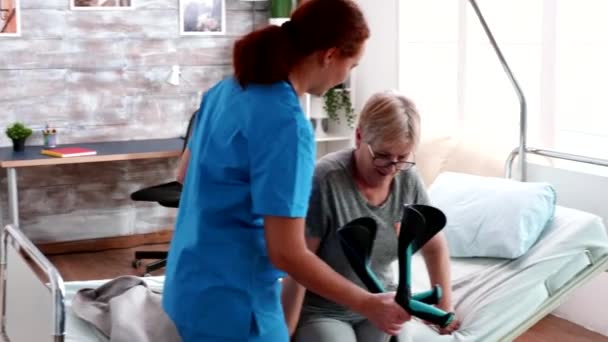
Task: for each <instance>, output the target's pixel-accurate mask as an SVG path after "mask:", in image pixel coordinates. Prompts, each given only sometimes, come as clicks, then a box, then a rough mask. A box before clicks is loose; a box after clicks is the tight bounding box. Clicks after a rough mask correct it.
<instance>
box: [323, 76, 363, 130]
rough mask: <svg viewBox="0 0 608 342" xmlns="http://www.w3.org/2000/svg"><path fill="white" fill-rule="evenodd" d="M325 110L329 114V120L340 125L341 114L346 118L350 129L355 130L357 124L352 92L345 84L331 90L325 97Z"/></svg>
mask: <svg viewBox="0 0 608 342" xmlns="http://www.w3.org/2000/svg"><path fill="white" fill-rule="evenodd" d="M323 109H324V110H325V112H326V113H327V116H328V117H329V119H331V120H333V121H335V122H336V123H338V124H339V123H340V114H343V115H344V117H345V118H346V123H347V124H348V127H350V128H354V124H355V119H356V115H355V108H353V104H352V102H351V99H350V90H349V89H347V88H346V87H345V86H344V84H339V85H337V86H335V87H333V88H331V89H329V90H328V91H327V92H326V93H325V94H324V95H323Z"/></svg>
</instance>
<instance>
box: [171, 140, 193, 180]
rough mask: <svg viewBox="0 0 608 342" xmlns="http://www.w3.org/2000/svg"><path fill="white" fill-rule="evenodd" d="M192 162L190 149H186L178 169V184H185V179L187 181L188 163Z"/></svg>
mask: <svg viewBox="0 0 608 342" xmlns="http://www.w3.org/2000/svg"><path fill="white" fill-rule="evenodd" d="M189 162H190V149H189V148H186V149H185V150H184V153H182V156H181V159H180V161H179V167H178V168H177V175H176V177H175V178H176V179H177V181H178V182H180V183H182V184H184V179H186V171H187V170H188V163H189Z"/></svg>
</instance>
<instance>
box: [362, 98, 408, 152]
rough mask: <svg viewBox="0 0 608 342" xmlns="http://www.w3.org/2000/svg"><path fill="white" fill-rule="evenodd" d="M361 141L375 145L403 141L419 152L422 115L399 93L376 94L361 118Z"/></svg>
mask: <svg viewBox="0 0 608 342" xmlns="http://www.w3.org/2000/svg"><path fill="white" fill-rule="evenodd" d="M358 127H359V129H360V131H361V139H362V140H363V142H365V143H368V144H371V145H374V144H378V143H381V142H382V141H386V142H403V143H407V144H411V145H412V146H413V148H414V149H415V148H416V146H418V142H419V141H420V115H419V114H418V110H417V109H416V106H415V105H414V103H413V102H412V101H411V100H410V99H408V98H407V97H405V96H403V95H402V94H400V93H398V92H396V91H384V92H380V93H376V94H374V95H373V96H372V97H371V98H370V99H369V100H367V102H366V103H365V106H364V107H363V110H362V111H361V114H360V116H359V125H358Z"/></svg>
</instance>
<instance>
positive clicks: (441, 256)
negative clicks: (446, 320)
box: [422, 232, 460, 333]
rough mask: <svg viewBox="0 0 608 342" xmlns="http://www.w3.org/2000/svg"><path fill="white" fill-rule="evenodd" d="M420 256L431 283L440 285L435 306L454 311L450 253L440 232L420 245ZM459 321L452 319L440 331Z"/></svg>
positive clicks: (452, 327) (449, 331)
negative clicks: (438, 297) (448, 324)
mask: <svg viewBox="0 0 608 342" xmlns="http://www.w3.org/2000/svg"><path fill="white" fill-rule="evenodd" d="M422 256H423V257H424V262H425V264H426V268H427V270H428V272H429V278H430V281H431V285H439V286H441V290H442V293H443V294H442V296H441V300H440V301H439V304H437V307H439V308H440V309H442V310H444V311H454V308H453V306H452V282H451V276H450V253H449V250H448V244H447V241H446V239H445V236H444V235H443V233H442V232H439V233H438V234H437V235H435V236H434V237H433V238H432V239H431V240H429V242H427V243H426V244H425V245H424V246H423V247H422ZM459 325H460V323H459V321H458V320H454V323H452V324H451V325H450V326H448V327H446V328H445V329H440V332H441V333H451V332H452V331H454V330H456V329H458V327H459Z"/></svg>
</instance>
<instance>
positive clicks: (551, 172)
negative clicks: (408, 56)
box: [355, 0, 608, 336]
mask: <svg viewBox="0 0 608 342" xmlns="http://www.w3.org/2000/svg"><path fill="white" fill-rule="evenodd" d="M358 2H359V4H360V5H361V7H362V8H363V10H364V11H365V14H366V16H367V20H368V22H369V25H370V28H371V38H370V40H369V42H368V44H367V49H366V52H365V55H364V57H363V58H362V60H361V63H360V66H359V67H358V69H357V81H356V93H357V96H356V100H355V106H356V108H357V109H359V110H360V109H361V108H362V107H363V104H364V103H365V101H366V99H368V98H369V97H370V96H371V95H372V94H373V93H374V92H377V91H380V90H384V89H394V88H397V87H398V75H399V65H398V51H399V45H398V18H397V16H398V0H382V1H378V0H359V1H358ZM380 4H381V5H380ZM505 157H506V156H505ZM532 175H533V176H535V177H540V178H542V179H544V180H547V181H551V182H554V183H556V184H557V185H556V186H557V188H558V190H560V189H561V188H562V185H569V186H570V185H572V184H571V183H572V181H574V180H580V175H577V174H571V175H568V176H565V175H564V174H563V172H562V171H560V170H558V169H553V168H545V169H535V170H534V171H533V172H532ZM564 177H566V178H564ZM586 181H591V182H592V183H591V184H592V185H587V187H588V188H589V191H581V189H582V188H581V187H578V188H577V187H574V188H573V187H569V188H570V189H575V190H576V191H572V192H569V191H566V190H563V191H562V192H561V193H562V195H561V196H560V203H562V204H564V205H567V206H572V207H576V208H588V209H587V211H590V212H593V213H596V214H598V215H600V216H602V217H603V218H604V221H605V222H608V207H603V206H601V204H602V203H606V201H605V198H604V199H602V198H601V196H602V195H603V194H606V193H608V178H599V177H593V178H586ZM600 183H601V184H600ZM587 184H589V183H587ZM598 186H599V187H598ZM598 189H604V190H603V191H602V190H598ZM555 314H557V315H558V316H561V317H563V318H565V319H568V320H570V321H572V322H574V323H576V324H579V325H581V326H584V327H586V328H588V329H590V330H594V331H597V332H599V333H602V334H604V335H607V336H608V324H607V322H606V319H607V318H606V317H608V273H604V274H602V275H600V276H598V277H597V278H596V279H594V280H593V281H591V282H590V283H589V284H588V285H586V286H584V287H582V288H580V289H579V290H577V291H576V293H575V294H574V295H573V296H572V297H571V299H570V300H568V301H567V302H566V303H565V304H564V305H562V306H561V307H560V308H559V309H558V310H556V312H555Z"/></svg>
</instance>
